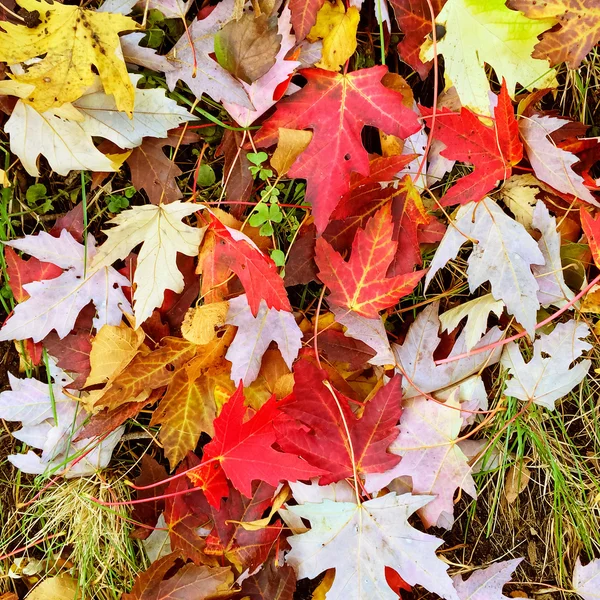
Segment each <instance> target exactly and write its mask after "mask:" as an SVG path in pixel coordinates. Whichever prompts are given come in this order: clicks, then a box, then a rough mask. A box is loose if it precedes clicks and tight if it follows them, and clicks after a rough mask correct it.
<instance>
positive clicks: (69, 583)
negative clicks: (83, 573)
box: [27, 573, 86, 600]
mask: <svg viewBox="0 0 600 600" xmlns="http://www.w3.org/2000/svg"><path fill="white" fill-rule="evenodd" d="M65 598H69V599H70V598H72V599H73V600H84V598H86V596H85V595H84V594H83V593H82V590H81V587H80V586H79V583H78V582H77V580H76V579H74V578H73V577H72V576H71V575H69V574H68V573H62V574H61V575H57V576H56V577H47V578H45V579H43V580H42V581H41V582H40V583H39V584H38V585H36V586H35V587H34V588H33V590H31V592H29V594H27V600H64V599H65Z"/></svg>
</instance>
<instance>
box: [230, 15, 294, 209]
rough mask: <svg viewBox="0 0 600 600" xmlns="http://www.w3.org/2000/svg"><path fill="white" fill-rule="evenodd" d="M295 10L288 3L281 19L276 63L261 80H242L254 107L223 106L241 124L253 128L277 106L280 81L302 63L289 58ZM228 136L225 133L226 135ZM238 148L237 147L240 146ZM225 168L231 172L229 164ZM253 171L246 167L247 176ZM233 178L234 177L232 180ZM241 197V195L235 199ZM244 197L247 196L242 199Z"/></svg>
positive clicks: (286, 79) (278, 25) (288, 77)
mask: <svg viewBox="0 0 600 600" xmlns="http://www.w3.org/2000/svg"><path fill="white" fill-rule="evenodd" d="M290 18H291V13H290V8H289V7H288V6H284V8H283V10H282V11H281V16H280V17H279V20H278V22H277V32H278V34H279V35H280V36H281V48H280V50H279V52H278V53H277V56H275V64H274V65H273V66H272V67H271V68H270V69H269V70H268V71H267V72H266V73H265V74H264V75H263V76H262V77H260V78H259V79H257V80H256V81H253V82H252V83H250V84H248V83H246V82H244V81H242V82H241V83H242V87H243V88H244V89H245V90H246V93H247V94H248V98H249V99H250V102H252V105H253V107H254V108H252V109H250V108H245V107H243V106H239V105H238V104H234V103H231V102H227V101H224V102H223V106H224V107H225V109H226V110H227V112H228V113H229V114H230V115H231V116H232V117H233V118H234V119H235V121H236V122H237V123H239V124H240V125H241V126H242V127H249V126H250V125H252V123H254V121H256V119H258V117H260V116H262V115H263V114H264V113H265V112H267V110H269V108H271V107H272V106H274V105H275V103H276V102H277V100H279V97H277V94H276V90H277V88H278V86H279V85H280V84H282V83H283V82H285V81H288V80H289V79H290V78H291V76H292V74H293V73H294V71H295V70H296V69H297V68H298V67H299V66H300V64H301V63H300V62H299V61H297V60H286V56H287V54H288V53H289V52H290V50H291V49H292V48H293V47H294V46H295V45H296V40H295V38H294V36H293V35H292V34H291V33H290V28H291V22H290ZM236 133H241V132H233V131H226V132H225V135H227V134H229V137H230V138H231V137H234V134H236ZM224 139H225V136H224ZM236 150H237V149H236ZM225 171H226V172H229V169H227V166H226V167H225ZM249 174H250V172H249V171H248V170H247V169H246V175H249ZM231 179H232V178H231V177H230V180H231ZM231 199H237V198H231ZM240 199H243V198H240Z"/></svg>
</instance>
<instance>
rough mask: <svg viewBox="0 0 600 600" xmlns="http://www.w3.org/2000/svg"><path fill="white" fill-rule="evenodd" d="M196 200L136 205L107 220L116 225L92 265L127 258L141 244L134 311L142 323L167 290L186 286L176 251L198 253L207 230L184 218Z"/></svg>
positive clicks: (194, 210) (189, 212) (191, 212)
mask: <svg viewBox="0 0 600 600" xmlns="http://www.w3.org/2000/svg"><path fill="white" fill-rule="evenodd" d="M199 208H200V207H199V206H198V205H197V204H192V203H189V204H184V203H182V202H178V201H177V202H172V203H171V204H160V205H158V206H154V205H145V206H134V207H132V208H130V209H129V210H126V211H123V212H122V213H120V214H118V215H117V216H116V217H115V218H113V219H111V220H110V221H108V224H110V225H116V227H114V228H112V229H109V230H108V231H106V232H105V233H106V237H107V239H106V241H105V242H104V244H102V246H101V247H100V248H99V249H98V253H97V254H96V256H95V257H94V259H93V263H92V265H93V268H100V267H102V266H106V265H111V264H112V263H114V262H115V261H117V260H119V259H123V258H125V257H126V256H127V255H128V254H129V253H130V252H131V250H132V249H133V248H135V247H136V246H137V245H139V244H141V247H140V250H139V253H138V257H137V268H136V270H135V276H134V279H133V282H134V284H135V286H136V289H135V292H134V294H133V299H134V311H135V317H136V323H137V325H138V326H139V325H141V324H142V323H143V322H144V321H145V320H146V319H147V318H148V317H149V316H150V315H151V314H152V311H153V310H154V309H155V308H156V307H158V306H160V305H161V304H162V303H163V299H164V294H165V290H173V291H174V292H176V293H178V292H181V291H182V290H183V287H184V279H183V275H182V274H181V272H180V271H179V269H178V267H177V262H176V259H177V253H178V252H180V253H181V254H185V255H186V256H196V255H197V254H198V247H199V246H200V242H201V241H202V236H203V235H204V230H203V229H200V228H197V227H190V226H189V225H186V224H185V223H182V220H183V219H184V218H185V217H187V216H189V215H191V214H193V213H195V212H196V211H197V210H198V209H199Z"/></svg>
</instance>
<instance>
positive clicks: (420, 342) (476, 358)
mask: <svg viewBox="0 0 600 600" xmlns="http://www.w3.org/2000/svg"><path fill="white" fill-rule="evenodd" d="M438 310H439V303H438V302H435V303H433V304H431V305H430V306H428V307H427V308H425V309H424V310H423V311H421V312H420V313H419V315H418V316H417V318H416V319H415V322H414V323H413V324H412V325H411V326H410V329H409V330H408V333H407V335H406V338H405V339H404V343H403V344H402V345H401V346H399V345H397V344H394V345H393V350H394V355H395V357H396V364H397V370H398V371H399V372H400V373H401V374H402V376H403V390H404V394H403V397H404V399H408V398H414V397H415V396H420V395H423V394H429V393H431V392H437V391H438V390H442V389H444V388H448V387H450V386H452V385H457V384H458V383H460V381H462V380H463V379H466V378H467V377H469V376H470V375H472V374H473V373H477V372H478V371H480V370H481V369H482V368H483V367H486V366H489V365H493V364H495V363H497V362H498V360H499V359H500V350H499V349H497V348H496V349H494V350H490V351H488V352H481V353H479V354H474V355H473V356H469V357H467V358H462V359H460V360H455V361H452V362H449V363H445V364H442V365H436V364H435V360H434V358H433V353H434V352H435V350H436V349H437V347H438V346H439V344H440V338H439V335H438V332H439V330H440V320H439V317H438ZM501 337H502V332H501V331H500V330H499V329H498V327H494V328H493V329H490V331H488V332H487V333H486V335H484V336H483V338H481V340H480V342H479V344H477V345H475V348H477V347H478V346H487V345H488V344H493V343H494V342H497V341H498V340H499V339H500V338H501ZM465 338H466V334H465V332H464V331H463V332H462V333H461V334H460V336H459V337H458V339H457V340H456V342H455V344H454V346H453V347H452V350H451V351H450V354H449V355H448V357H452V356H457V355H459V354H462V353H464V352H465V351H466V342H465Z"/></svg>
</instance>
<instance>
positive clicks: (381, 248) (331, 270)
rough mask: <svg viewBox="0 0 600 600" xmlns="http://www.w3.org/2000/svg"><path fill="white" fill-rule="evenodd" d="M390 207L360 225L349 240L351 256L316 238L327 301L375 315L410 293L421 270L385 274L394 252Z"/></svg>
mask: <svg viewBox="0 0 600 600" xmlns="http://www.w3.org/2000/svg"><path fill="white" fill-rule="evenodd" d="M392 230H393V225H392V218H391V208H390V206H389V204H388V205H386V206H384V207H383V208H382V209H380V210H379V211H378V212H377V213H375V215H374V216H373V217H372V218H370V219H369V221H367V225H366V227H365V229H364V230H362V229H359V230H358V231H357V233H356V236H355V238H354V241H353V243H352V253H351V255H350V260H349V261H345V260H344V259H343V258H342V256H341V255H340V254H339V253H338V252H336V251H335V250H334V249H333V248H332V247H331V245H330V244H329V243H328V242H326V241H325V239H324V238H322V237H320V238H318V239H317V246H316V256H315V260H316V263H317V266H318V267H319V279H320V280H321V281H322V282H323V283H324V284H325V285H326V286H327V287H328V288H329V289H330V291H331V294H330V295H329V296H328V297H327V300H328V302H329V303H330V304H333V305H337V306H340V307H343V308H347V309H348V310H353V311H354V312H356V313H357V314H359V315H361V316H363V317H367V318H377V317H378V316H379V311H380V310H383V309H385V308H389V307H390V306H393V305H394V304H396V303H397V302H398V300H399V299H400V298H402V297H404V296H406V295H407V294H410V292H412V290H413V289H414V287H415V286H416V285H417V283H418V282H419V280H420V279H421V278H422V277H423V275H424V274H425V272H424V271H416V272H414V273H405V274H403V275H397V276H396V277H389V278H388V277H386V272H387V270H388V267H389V266H390V263H391V262H392V260H393V257H394V255H395V253H396V247H397V242H393V241H392V239H391V238H392Z"/></svg>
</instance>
